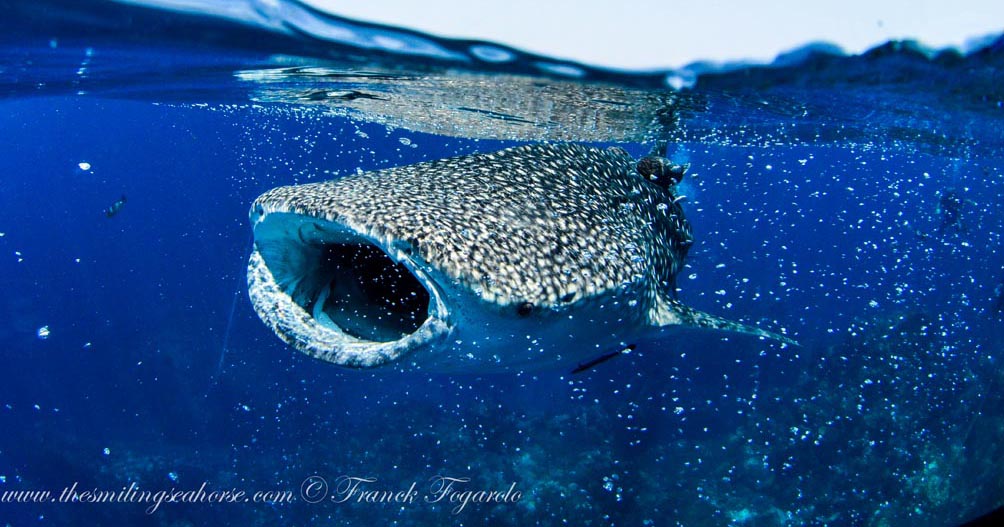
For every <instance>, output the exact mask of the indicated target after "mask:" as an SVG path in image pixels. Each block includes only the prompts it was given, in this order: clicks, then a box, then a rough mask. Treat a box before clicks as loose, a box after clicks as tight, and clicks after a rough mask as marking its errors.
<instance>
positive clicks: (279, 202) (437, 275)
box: [248, 144, 793, 371]
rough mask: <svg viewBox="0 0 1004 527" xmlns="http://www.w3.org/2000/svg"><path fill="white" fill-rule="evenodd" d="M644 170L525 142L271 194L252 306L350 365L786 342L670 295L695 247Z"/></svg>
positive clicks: (258, 220) (515, 364)
mask: <svg viewBox="0 0 1004 527" xmlns="http://www.w3.org/2000/svg"><path fill="white" fill-rule="evenodd" d="M652 166H654V165H652V164H651V163H649V164H646V165H643V167H647V168H645V169H644V170H641V171H640V172H639V169H636V166H635V162H634V160H633V159H632V158H631V157H630V156H629V155H628V154H627V153H626V152H624V151H623V150H620V149H616V148H614V149H599V148H590V147H585V146H580V145H572V144H556V145H532V146H523V147H517V148H510V149H507V150H502V151H499V152H495V153H491V154H477V155H470V156H463V157H456V158H450V159H443V160H438V161H432V162H427V163H419V164H416V165H409V166H404V167H397V168H392V169H387V170H381V171H378V172H370V173H362V174H356V175H352V176H348V177H344V178H341V179H337V180H334V181H328V182H324V183H313V184H306V185H297V186H287V187H279V188H276V189H272V190H270V191H268V192H266V193H264V194H262V195H261V196H260V197H259V198H258V199H256V200H255V202H254V204H253V206H252V210H251V222H252V225H253V228H254V239H255V243H254V250H253V252H252V254H251V258H250V261H249V264H248V284H249V293H250V296H251V300H252V303H253V305H254V308H255V311H256V312H257V313H258V315H259V317H260V318H261V319H262V320H263V321H264V322H265V324H266V325H268V326H269V327H270V328H272V329H273V331H275V333H276V334H277V335H278V336H279V337H280V338H282V339H283V340H284V341H286V342H287V343H289V344H290V345H291V346H293V347H294V348H296V349H298V350H300V351H302V352H304V353H306V354H308V355H311V356H313V357H316V358H320V359H323V360H326V361H329V362H333V363H335V364H339V365H342V366H348V367H373V366H380V365H386V364H396V365H398V366H400V367H402V368H428V369H434V370H441V371H491V370H507V369H517V368H518V369H525V368H533V367H545V366H548V365H566V364H572V363H574V362H575V361H581V360H584V359H588V358H590V357H592V356H595V355H597V354H602V353H606V352H609V351H610V349H611V348H617V347H624V346H627V345H629V344H630V343H631V341H632V340H633V339H635V338H638V337H639V336H642V335H645V334H653V333H658V332H659V331H660V330H661V329H663V328H667V327H672V326H688V327H700V328H708V329H724V330H730V331H738V332H742V333H748V334H754V335H758V336H762V337H768V338H774V339H779V340H782V341H785V342H789V343H790V342H793V341H791V340H790V339H788V338H787V337H784V336H781V335H777V334H774V333H769V332H767V331H764V330H761V329H758V328H754V327H750V326H745V325H742V324H738V323H735V322H731V321H727V320H723V319H719V318H717V317H714V316H712V315H708V314H705V313H701V312H698V311H695V310H692V309H690V308H687V307H686V306H684V305H682V304H681V303H679V302H678V301H677V300H676V299H675V278H676V275H677V274H678V273H679V272H680V270H681V269H682V267H683V261H684V258H685V256H686V253H687V251H688V250H689V248H690V245H691V244H692V242H693V237H692V234H691V229H690V224H689V223H688V221H687V220H686V217H685V216H684V213H683V209H682V207H681V204H680V199H679V198H677V197H676V196H674V195H673V192H672V188H671V185H672V183H669V184H666V183H665V182H660V181H657V180H656V179H657V178H656V176H655V175H654V174H652V173H651V171H652V169H651V167H652ZM667 166H668V165H667ZM675 168H679V167H675ZM643 174H644V175H643ZM678 180H679V177H675V180H674V181H678Z"/></svg>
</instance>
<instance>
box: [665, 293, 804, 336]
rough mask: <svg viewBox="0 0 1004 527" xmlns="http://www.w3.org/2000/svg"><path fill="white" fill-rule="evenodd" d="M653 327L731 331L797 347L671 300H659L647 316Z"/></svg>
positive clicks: (760, 330)
mask: <svg viewBox="0 0 1004 527" xmlns="http://www.w3.org/2000/svg"><path fill="white" fill-rule="evenodd" d="M649 318H650V320H651V323H652V325H653V326H655V327H658V328H664V327H669V326H682V327H690V328H698V329H712V330H720V331H731V332H734V333H743V334H746V335H754V336H757V337H764V338H769V339H772V340H776V341H778V342H783V343H785V344H791V345H792V346H798V345H799V344H798V342H797V341H795V340H794V339H792V338H789V337H786V336H784V335H781V334H778V333H772V332H770V331H766V330H763V329H760V328H758V327H756V326H750V325H747V324H741V323H739V322H734V321H732V320H727V319H724V318H721V317H716V316H715V315H712V314H709V313H705V312H703V311H698V310H696V309H692V308H689V307H687V306H685V305H683V304H682V303H680V302H678V301H676V300H673V299H665V298H661V297H660V298H659V299H658V300H657V301H656V305H655V306H654V307H653V308H652V311H651V313H650V315H649Z"/></svg>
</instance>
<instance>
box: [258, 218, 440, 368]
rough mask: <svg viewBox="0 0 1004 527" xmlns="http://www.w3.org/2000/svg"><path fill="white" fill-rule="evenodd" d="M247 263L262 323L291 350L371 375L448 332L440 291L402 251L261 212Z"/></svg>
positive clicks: (333, 227) (330, 225)
mask: <svg viewBox="0 0 1004 527" xmlns="http://www.w3.org/2000/svg"><path fill="white" fill-rule="evenodd" d="M253 221H254V234H255V245H254V251H253V252H252V254H251V257H250V261H249V263H248V290H249V294H250V297H251V302H252V304H253V305H254V307H255V311H256V312H257V313H258V315H259V317H260V318H261V319H262V321H263V322H265V324H266V325H268V326H269V327H270V328H271V329H272V330H273V331H274V332H275V333H276V334H277V335H279V337H280V338H282V339H283V340H284V341H285V342H287V343H288V344H289V345H291V346H293V347H294V348H296V349H298V350H300V351H302V352H304V353H306V354H307V355H310V356H312V357H315V358H319V359H322V360H326V361H329V362H333V363H335V364H339V365H342V366H347V367H359V368H365V367H374V366H381V365H384V364H387V363H389V362H392V361H395V360H397V359H399V358H401V357H402V356H404V355H406V354H407V353H408V352H410V351H412V350H414V349H416V348H422V347H429V346H432V345H434V344H435V343H437V342H438V341H441V340H442V339H444V338H445V337H446V336H447V335H448V334H449V333H450V331H451V324H450V322H449V319H450V317H449V310H448V309H447V306H446V304H445V303H444V301H443V297H442V294H441V292H440V290H439V287H438V286H437V285H436V284H435V282H434V281H433V280H432V278H431V277H430V276H429V274H428V273H427V272H426V271H425V270H424V269H423V268H422V265H421V263H420V262H416V261H415V259H413V258H412V257H411V256H410V255H409V252H410V251H408V250H407V249H406V248H405V249H400V248H392V247H389V245H390V244H385V243H382V242H381V241H380V240H377V239H374V238H372V237H369V236H367V235H366V234H363V233H359V232H356V231H354V230H353V229H351V228H349V227H347V226H345V225H342V224H340V223H338V222H335V221H331V220H327V219H323V218H315V217H311V216H308V215H302V214H297V213H289V212H273V213H269V214H261V215H259V216H258V217H257V218H253Z"/></svg>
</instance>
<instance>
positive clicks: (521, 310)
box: [516, 302, 533, 317]
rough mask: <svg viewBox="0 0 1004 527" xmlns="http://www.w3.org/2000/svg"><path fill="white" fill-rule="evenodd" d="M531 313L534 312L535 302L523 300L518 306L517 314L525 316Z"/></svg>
mask: <svg viewBox="0 0 1004 527" xmlns="http://www.w3.org/2000/svg"><path fill="white" fill-rule="evenodd" d="M530 313H533V304H532V303H530V302H523V303H522V304H520V305H519V306H518V307H516V314H517V315H519V316H521V317H525V316H527V315H529V314H530Z"/></svg>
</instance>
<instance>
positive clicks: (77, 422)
mask: <svg viewBox="0 0 1004 527" xmlns="http://www.w3.org/2000/svg"><path fill="white" fill-rule="evenodd" d="M0 6H3V7H5V8H7V9H6V10H5V12H8V13H10V15H9V17H8V20H7V22H4V31H2V32H0V33H2V37H0V56H2V58H3V60H2V62H0V94H2V99H0V107H2V111H0V130H2V134H3V139H4V140H3V141H2V143H0V145H2V146H0V160H2V163H3V169H2V172H3V174H4V191H3V192H2V193H0V291H2V294H0V363H2V364H3V368H2V370H0V525H10V526H22V525H297V526H299V525H500V526H501V525H520V526H523V525H653V526H655V525H688V526H689V525H758V526H760V525H806V524H809V525H890V526H895V525H912V526H913V525H953V524H959V523H961V522H963V521H965V520H967V519H970V518H973V517H975V516H977V515H979V514H982V513H984V512H986V511H989V510H991V509H994V508H995V507H1000V506H1001V505H1004V480H1002V479H1001V476H1000V474H1001V466H1002V461H1004V443H1002V440H1001V438H1002V437H1004V411H1002V410H1004V402H1002V398H1001V387H1002V386H1004V378H1002V377H1004V365H1002V364H1001V362H1000V361H1001V351H1002V350H1001V346H1002V344H1001V342H1002V337H1004V312H1002V311H1004V306H1002V304H1001V302H1002V300H1001V299H1002V297H1004V291H1002V283H1004V256H1002V254H1001V251H1000V246H1001V233H1002V232H1004V210H1002V203H1004V201H1002V199H1001V196H1002V195H1004V188H1002V185H1004V183H1002V178H1001V172H1002V170H1004V159H1002V154H1004V140H1002V137H1004V135H1002V130H1004V109H1002V107H1004V90H1002V89H1001V86H1004V82H1002V81H1004V69H1002V68H1004V40H1002V39H1001V38H996V39H994V38H989V39H987V40H986V42H984V43H983V45H981V46H977V47H975V48H974V49H973V50H969V51H967V52H966V53H961V52H956V51H932V50H927V49H925V48H923V47H922V46H921V45H919V44H915V43H909V42H906V43H904V42H894V43H889V44H887V45H884V46H880V47H878V48H876V49H875V50H872V51H870V52H868V53H865V54H863V55H861V56H844V55H842V54H839V53H837V52H835V51H833V50H832V49H831V48H828V47H825V46H808V47H806V48H805V49H803V50H800V51H799V52H798V53H794V54H792V55H789V56H786V57H783V58H782V59H779V60H778V61H777V62H776V63H774V64H771V65H765V66H755V65H738V64H737V65H733V66H731V67H729V68H720V69H719V68H710V67H707V66H705V65H701V64H695V65H692V67H690V68H685V69H682V70H679V71H667V72H651V73H645V74H626V73H618V72H610V71H604V70H598V69H594V68H589V67H588V66H584V65H580V64H569V63H564V62H561V61H557V60H553V59H549V58H547V57H537V56H532V55H527V54H523V53H520V52H518V51H516V50H510V49H508V48H505V47H504V46H497V45H494V44H487V43H479V42H460V41H447V40H440V39H435V38H433V37H428V36H424V35H420V34H417V33H414V32H408V31H405V30H395V29H391V28H381V27H378V26H370V25H365V24H357V23H354V22H352V21H346V20H343V19H337V18H329V17H324V16H322V15H320V14H318V13H314V12H312V11H310V10H309V9H308V8H306V7H304V6H302V5H300V4H298V3H295V2H279V3H257V2H249V3H248V4H247V5H242V6H243V7H244V8H246V13H248V14H249V15H248V19H249V20H251V21H250V22H249V21H248V20H245V21H243V22H240V23H238V22H235V21H232V20H231V21H223V20H221V19H220V18H219V17H214V16H209V15H208V14H205V13H203V14H199V13H185V14H178V13H170V12H161V11H153V10H149V9H148V8H143V7H136V6H127V5H120V4H115V3H102V2H95V3H82V4H80V3H73V2H59V1H53V2H43V3H37V2H32V3H28V2H24V3H22V2H0ZM263 21H264V22H263ZM276 28H282V29H276ZM345 34H351V35H355V37H354V38H352V39H346V38H342V40H337V39H336V38H335V36H338V35H345ZM379 37H382V38H383V40H381V38H379ZM388 39H389V40H388ZM388 41H394V42H396V44H394V45H386V42H388ZM380 42H383V43H385V46H384V48H386V49H384V48H381V47H380V46H379V43H380ZM539 141H577V142H586V143H589V144H595V145H601V146H609V145H617V146H621V147H623V148H624V149H626V150H627V151H628V152H629V153H631V154H632V155H633V156H635V157H641V156H643V155H646V154H647V153H648V152H649V151H650V150H651V149H652V146H653V145H654V144H656V143H657V142H658V141H665V142H666V144H667V145H668V146H667V150H666V155H667V156H669V157H671V158H672V159H674V160H678V161H681V162H683V161H686V162H689V163H690V165H691V168H690V172H689V173H688V176H687V177H686V179H685V180H684V181H683V183H681V186H680V190H681V191H682V192H683V193H684V194H686V195H687V196H688V199H687V200H686V201H685V202H684V204H685V209H686V213H687V215H688V218H689V219H690V221H691V222H692V224H693V226H694V233H695V237H696V239H697V242H696V244H695V245H694V247H693V249H692V250H691V251H690V254H689V257H688V265H687V267H686V268H685V269H684V271H683V272H682V273H681V275H680V276H679V286H680V298H681V300H683V301H685V302H686V303H687V304H688V305H690V306H693V307H695V308H697V309H701V310H704V311H707V312H711V313H715V314H718V315H722V316H726V317H728V318H731V319H736V320H742V321H744V322H747V323H752V324H757V325H760V326H762V327H765V328H769V329H772V330H779V329H782V328H783V329H784V330H785V331H786V332H787V334H789V335H791V336H793V337H794V338H796V339H797V340H798V341H799V342H800V344H801V346H798V347H785V346H782V345H780V344H777V343H773V342H767V341H761V340H757V339H753V338H748V337H743V336H739V335H734V334H723V333H694V334H686V335H682V336H680V337H678V338H673V339H668V338H667V339H664V340H662V341H658V342H653V343H647V344H646V345H644V346H640V347H639V348H638V349H637V350H635V351H634V352H633V353H631V354H628V355H625V356H621V357H616V358H614V359H613V360H611V361H608V362H605V363H603V364H599V365H597V366H596V367H595V368H594V369H592V370H589V371H587V372H585V373H582V374H578V375H572V374H570V373H569V372H568V371H565V370H554V369H549V370H543V371H535V370H530V371H523V372H514V373H506V374H501V373H499V374H462V375H457V374H455V375H447V374H435V373H433V374H430V373H418V372H399V371H381V370H373V371H355V370H346V369H341V368H338V367H335V366H333V365H330V364H327V363H324V362H321V361H317V360H313V359H310V358H308V357H306V356H303V355H302V354H300V353H298V352H295V351H294V350H292V349H291V348H289V347H288V346H286V345H285V344H283V343H282V342H281V341H280V340H279V339H277V338H276V337H275V336H274V335H273V334H272V333H271V332H270V331H269V330H268V329H267V328H266V327H265V326H264V325H262V324H261V323H260V322H259V320H258V319H257V317H256V315H255V313H254V311H253V309H252V307H251V305H250V302H249V300H248V297H247V291H246V279H245V273H246V266H247V256H248V254H249V252H250V250H251V242H252V240H251V229H250V225H249V222H248V219H247V218H248V208H249V206H250V203H251V202H252V201H253V200H254V198H255V197H257V196H258V195H259V194H261V193H262V192H264V191H266V190H268V189H271V188H273V187H275V186H279V185H286V184H293V183H305V182H316V181H324V180H328V179H331V178H336V177H341V176H344V175H347V174H351V173H355V172H357V171H369V170H375V169H381V168H387V167H392V166H400V165H407V164H413V163H417V162H421V161H427V160H434V159H440V158H444V157H450V156H457V155H467V154H473V153H477V152H491V151H495V150H498V149H500V148H504V147H508V146H513V145H517V144H526V143H527V142H539ZM953 193H954V194H953ZM122 196H125V197H126V200H125V202H124V203H122V204H121V209H119V210H117V212H116V213H114V214H113V215H111V216H109V215H108V214H106V212H105V211H106V209H108V208H109V207H110V206H112V205H113V204H114V203H116V201H118V200H120V198H121V197H122ZM951 196H955V198H952V197H951ZM444 477H445V478H456V479H457V480H464V479H466V478H469V481H456V482H455V483H454V486H453V487H452V489H453V490H455V491H457V492H454V493H448V494H437V493H436V491H437V489H438V490H443V488H442V485H443V484H444V482H445V481H449V480H444V479H442V478H444ZM344 478H370V479H375V481H372V482H362V483H360V485H361V487H359V488H363V489H369V490H378V491H383V490H387V491H404V494H403V495H398V496H397V497H398V498H400V499H399V500H398V501H391V502H389V503H388V502H382V503H372V502H369V501H372V500H374V499H377V498H378V497H379V496H378V495H375V494H373V495H369V498H366V499H363V500H361V501H360V500H359V499H357V498H358V495H352V496H351V497H350V496H346V495H344V494H339V491H340V490H341V491H344V490H345V489H346V488H347V487H346V486H347V485H350V483H351V482H352V481H353V480H346V479H344ZM437 478H439V479H437ZM321 481H323V484H324V485H326V486H325V487H323V489H324V490H325V492H326V495H325V499H323V500H320V501H319V502H318V503H311V502H313V501H315V498H317V496H318V494H317V492H319V490H320V489H322V486H321V483H319V482H321ZM413 483H414V484H415V487H414V488H415V494H414V495H409V494H408V493H407V491H408V490H409V488H410V486H411V485H412V484H413ZM437 485H440V486H439V487H437ZM200 488H202V489H203V490H204V491H205V493H208V492H212V491H232V492H243V493H244V494H243V495H240V496H239V498H237V499H235V500H230V501H234V502H231V503H212V501H214V498H212V497H207V496H206V494H205V493H202V494H199V489H200ZM134 490H136V491H150V492H151V493H154V496H153V497H152V498H151V499H152V500H154V501H150V500H146V501H143V500H141V499H140V498H139V497H137V496H138V493H137V492H135V491H134ZM172 490H176V491H179V492H184V493H188V494H183V495H174V499H175V502H170V500H169V499H167V498H165V497H164V494H160V495H159V496H160V500H161V501H160V502H156V499H157V498H156V496H157V494H156V493H158V492H169V491H172ZM103 491H107V492H109V493H116V494H115V495H114V496H111V497H109V496H108V495H105V497H106V499H104V500H102V501H110V502H102V503H92V502H91V501H95V500H98V497H100V496H101V494H100V493H101V492H103ZM465 491H469V492H468V493H467V494H465V493H464V492H465ZM480 491H483V493H481V494H478V492H480ZM489 491H498V493H499V494H497V495H495V497H494V498H492V499H485V496H486V494H485V493H487V492H489ZM507 491H508V493H507ZM44 492H48V493H50V494H38V493H44ZM257 492H274V493H275V494H271V495H268V496H264V497H263V499H261V500H258V499H257V498H258V497H259V496H256V495H255V493H257ZM515 492H518V493H519V494H518V496H517V495H516V494H515ZM503 495H504V496H505V498H501V497H500V496H503ZM74 496H76V499H74ZM383 496H385V497H386V495H383ZM409 496H411V497H410V498H409ZM331 498H335V499H334V500H332V499H331ZM341 498H345V499H344V500H342V499H341ZM438 498H441V499H439V501H436V500H437V499H438ZM220 500H222V501H228V498H227V497H225V496H224V497H219V496H218V495H217V496H216V499H215V501H220ZM465 500H467V501H465ZM154 504H156V505H157V506H156V507H153V506H154ZM151 507H153V508H152V509H151Z"/></svg>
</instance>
